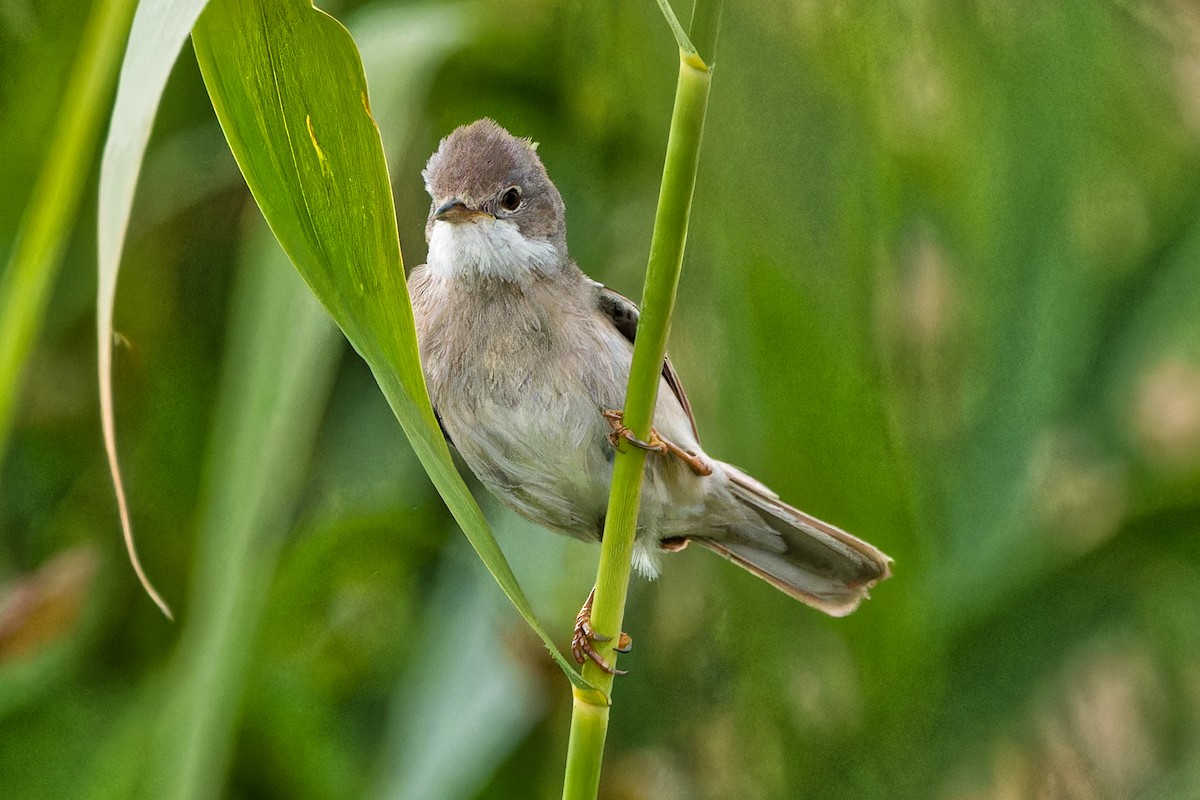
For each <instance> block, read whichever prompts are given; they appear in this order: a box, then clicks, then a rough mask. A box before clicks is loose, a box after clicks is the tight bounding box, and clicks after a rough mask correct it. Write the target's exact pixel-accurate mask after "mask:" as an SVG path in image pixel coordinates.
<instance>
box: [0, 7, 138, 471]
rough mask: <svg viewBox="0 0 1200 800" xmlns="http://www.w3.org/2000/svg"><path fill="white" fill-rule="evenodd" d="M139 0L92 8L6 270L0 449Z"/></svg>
mask: <svg viewBox="0 0 1200 800" xmlns="http://www.w3.org/2000/svg"><path fill="white" fill-rule="evenodd" d="M133 6H134V3H133V0H106V1H105V2H99V3H97V4H96V5H95V7H94V8H93V9H92V13H91V16H90V18H89V19H88V24H87V28H86V29H85V30H84V33H83V40H82V42H80V47H79V55H78V57H77V58H76V60H75V64H74V66H73V68H72V70H71V75H70V79H69V81H68V83H67V87H66V91H65V92H64V93H63V97H62V105H61V107H60V109H59V112H58V119H57V122H56V124H55V128H54V134H53V138H52V139H51V140H50V143H49V146H48V147H47V148H46V161H45V164H44V165H43V166H42V171H41V173H40V174H39V175H38V179H37V183H36V185H35V186H34V188H33V193H32V195H31V197H30V200H29V205H28V207H27V208H26V209H25V215H24V217H23V218H22V220H21V228H20V231H19V233H18V235H17V243H16V246H15V247H14V248H13V251H12V255H11V256H10V258H9V262H8V265H7V267H6V268H5V269H4V271H3V272H2V273H0V276H2V277H0V455H2V454H3V453H4V449H5V445H6V443H7V440H8V434H9V429H10V427H11V425H12V417H13V411H14V409H15V406H16V400H17V395H18V393H19V392H20V388H21V384H22V382H21V372H22V370H23V368H24V366H25V362H26V360H27V359H28V358H29V354H30V352H31V351H32V350H33V345H34V342H35V341H36V339H37V334H38V330H39V329H40V327H41V324H42V318H43V317H44V316H45V312H46V305H47V303H49V301H50V291H51V289H53V288H54V280H55V278H56V277H57V276H58V271H59V267H60V266H61V264H62V251H63V249H64V247H65V245H66V243H67V239H68V237H69V235H70V229H69V226H70V223H71V222H72V221H73V220H74V218H75V213H76V211H77V210H78V208H79V200H80V198H81V196H82V195H83V187H84V185H85V183H86V181H87V179H88V175H89V174H90V173H91V163H92V159H93V154H94V152H95V149H96V143H97V138H98V133H99V130H100V124H101V122H102V120H103V113H104V111H105V110H106V106H107V102H108V96H109V92H110V91H111V90H112V81H113V78H114V77H115V75H116V65H117V59H118V58H119V56H120V53H121V44H122V42H123V41H124V39H125V34H126V32H127V30H128V26H129V19H130V17H131V16H132V14H133Z"/></svg>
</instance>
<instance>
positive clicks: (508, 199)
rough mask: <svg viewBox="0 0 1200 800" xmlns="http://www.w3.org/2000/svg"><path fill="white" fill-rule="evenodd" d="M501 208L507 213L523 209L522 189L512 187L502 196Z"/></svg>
mask: <svg viewBox="0 0 1200 800" xmlns="http://www.w3.org/2000/svg"><path fill="white" fill-rule="evenodd" d="M500 207H501V208H503V209H504V210H505V211H516V210H517V209H518V208H520V207H521V187H520V186H510V187H509V188H508V189H507V190H506V191H505V192H504V194H502V195H500Z"/></svg>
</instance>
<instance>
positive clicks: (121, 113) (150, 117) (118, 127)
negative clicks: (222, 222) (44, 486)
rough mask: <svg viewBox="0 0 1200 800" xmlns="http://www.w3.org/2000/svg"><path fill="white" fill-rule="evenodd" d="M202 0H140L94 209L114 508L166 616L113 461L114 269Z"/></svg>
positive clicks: (103, 422) (103, 418)
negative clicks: (157, 118)
mask: <svg viewBox="0 0 1200 800" xmlns="http://www.w3.org/2000/svg"><path fill="white" fill-rule="evenodd" d="M206 2H207V0H145V2H142V3H139V4H138V8H137V11H136V12H135V13H134V17H133V25H132V27H131V29H130V31H129V45H128V46H127V48H126V50H125V59H124V60H123V61H122V62H121V77H120V78H119V80H118V82H117V99H116V101H115V102H114V104H113V113H112V119H111V120H110V122H109V128H108V139H107V141H105V143H104V155H103V156H102V157H101V161H100V192H99V201H98V202H99V205H98V210H97V216H98V222H97V238H98V252H97V258H98V262H99V264H98V270H99V274H98V278H97V286H96V346H97V358H96V361H97V368H98V370H99V379H100V426H101V429H102V431H103V434H104V449H105V451H106V453H107V454H108V468H109V472H110V473H111V474H112V481H113V488H114V489H115V490H116V493H117V510H118V513H119V514H120V517H121V530H122V532H123V533H124V536H125V549H126V551H127V552H128V553H129V561H130V563H132V564H133V569H134V572H136V573H137V576H138V580H140V581H141V583H142V587H143V588H145V590H146V592H147V594H149V595H150V598H151V599H152V600H154V602H155V604H156V605H158V607H159V608H160V609H162V612H163V613H164V614H166V615H167V617H168V618H170V617H171V609H170V608H169V607H168V606H167V604H166V602H165V601H164V600H163V599H162V597H161V596H160V595H159V594H158V592H157V591H155V589H154V586H152V585H151V583H150V580H149V578H147V577H146V573H145V571H144V570H143V569H142V564H141V561H140V560H139V559H138V555H137V549H136V548H135V547H134V544H133V529H132V526H131V525H130V521H129V505H128V503H127V502H126V499H125V486H124V483H123V481H122V480H121V470H120V466H119V465H118V463H117V436H116V425H115V422H114V421H113V391H112V340H113V303H114V300H115V299H116V295H117V273H118V271H119V270H120V267H121V251H122V249H123V247H124V244H125V232H126V230H127V228H128V227H129V215H130V212H131V211H132V210H133V192H134V189H135V188H136V186H137V179H138V175H139V174H140V173H141V169H142V160H143V159H144V158H145V155H146V144H147V143H148V142H149V141H150V130H151V128H152V127H153V125H154V115H155V112H157V111H158V103H159V100H160V99H161V98H162V93H163V89H164V88H166V85H167V78H168V77H169V76H170V74H171V67H173V66H174V65H175V60H176V59H177V58H178V57H179V51H180V50H182V49H183V42H184V40H185V39H187V35H188V32H189V31H190V30H191V28H192V25H193V24H194V23H195V21H196V18H197V17H198V16H200V12H201V11H202V10H203V9H204V4H205V3H206Z"/></svg>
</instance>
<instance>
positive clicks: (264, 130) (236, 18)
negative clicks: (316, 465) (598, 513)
mask: <svg viewBox="0 0 1200 800" xmlns="http://www.w3.org/2000/svg"><path fill="white" fill-rule="evenodd" d="M193 44H194V46H195V49H196V56H197V60H198V61H199V63H200V70H201V73H202V75H203V76H204V81H205V84H206V86H207V87H208V91H209V95H210V97H211V98H212V101H213V107H214V109H215V110H216V112H217V117H218V119H219V120H220V122H221V127H222V129H223V130H224V131H225V136H226V138H227V139H228V141H229V144H230V148H231V149H232V150H233V154H234V157H235V158H236V160H237V162H238V165H239V166H240V167H241V170H242V173H243V175H244V176H245V177H246V182H247V184H248V185H249V186H250V190H251V192H252V193H253V195H254V198H255V200H256V201H257V202H258V205H259V208H260V209H262V212H263V216H264V217H265V218H266V220H267V222H268V224H269V225H270V226H271V229H272V231H273V232H274V233H275V235H276V237H277V238H278V239H279V242H280V244H281V245H282V246H283V249H284V250H285V251H286V252H287V254H288V256H289V257H290V258H291V260H292V263H293V264H294V265H295V266H296V268H297V270H299V272H300V274H301V275H302V276H303V277H304V280H305V281H306V282H307V283H308V285H309V286H310V287H311V288H312V290H313V292H314V293H315V294H316V295H317V297H318V298H319V299H320V300H321V302H322V304H324V306H325V308H326V309H327V310H328V311H329V313H330V315H331V316H332V317H333V318H334V321H335V322H337V324H338V326H339V327H340V328H341V329H342V331H343V332H344V333H345V334H346V338H347V339H349V340H350V343H351V344H352V345H353V346H354V348H355V349H356V350H357V351H358V352H359V354H360V355H362V357H363V358H364V359H365V360H366V361H367V363H368V365H369V366H370V367H371V371H372V372H373V373H374V375H375V379H376V381H377V382H378V383H379V385H380V387H381V388H382V389H383V392H384V395H385V396H386V397H387V400H388V403H389V405H390V406H391V408H392V411H393V413H394V414H395V415H396V418H397V419H398V420H399V421H400V424H401V426H402V427H403V428H404V431H405V434H406V435H407V436H408V438H409V441H410V442H411V443H412V446H413V449H414V451H415V452H416V454H417V457H418V458H419V459H420V460H421V463H422V465H424V467H425V469H426V471H427V472H428V473H429V476H430V478H431V480H432V481H433V483H434V485H435V486H436V487H437V489H438V491H439V492H440V493H441V495H442V497H443V499H444V500H445V501H446V504H447V506H448V507H449V508H450V511H451V513H452V514H453V515H454V517H455V519H456V520H457V521H458V523H459V525H460V526H461V527H462V529H463V531H464V533H466V535H467V538H468V539H469V540H470V542H471V544H472V546H473V547H474V548H475V550H476V551H477V552H478V553H479V555H480V557H481V558H482V559H483V561H484V563H485V564H486V565H487V567H488V570H489V571H490V572H491V573H492V575H493V576H494V577H495V579H496V581H497V583H499V584H500V587H501V588H502V589H503V590H504V592H505V594H506V595H508V598H509V599H510V600H511V601H512V603H513V605H514V606H516V608H517V610H518V611H519V612H520V613H521V615H522V616H523V617H524V618H525V620H526V621H527V622H528V623H529V625H530V626H531V627H532V628H533V629H534V631H535V632H536V633H537V634H538V636H539V637H541V639H542V640H543V642H545V644H546V646H547V648H548V649H549V650H550V652H551V654H552V655H553V657H554V659H555V661H556V662H557V663H558V664H559V666H560V667H561V668H562V669H563V671H564V672H565V673H566V674H567V676H568V678H570V680H571V681H572V683H574V684H575V685H576V686H579V687H580V688H583V689H588V688H591V687H590V684H588V683H586V682H585V681H584V680H583V678H582V677H581V676H580V675H579V674H578V673H577V672H576V671H575V670H574V669H573V668H572V667H571V666H570V665H569V664H568V663H567V661H566V659H564V658H563V656H562V654H561V653H559V652H558V649H557V648H556V647H555V646H554V644H553V642H552V641H551V639H550V637H549V634H547V633H546V631H545V630H544V629H543V628H542V626H541V625H540V624H539V623H538V622H537V620H536V619H535V618H534V616H533V610H532V607H531V606H530V604H529V601H528V600H527V599H526V597H525V595H524V593H523V592H522V590H521V587H520V585H519V584H518V583H517V580H516V577H515V575H513V572H512V569H511V568H510V567H509V565H508V562H507V560H506V559H505V557H504V554H503V552H502V551H501V550H500V547H499V545H498V544H497V543H496V540H495V538H494V537H493V536H492V533H491V531H490V529H489V528H488V525H487V522H486V521H485V519H484V517H483V514H482V512H481V511H480V510H479V506H478V505H477V504H476V503H475V500H474V498H473V497H472V496H471V494H470V492H469V491H468V489H467V486H466V484H465V483H464V482H463V479H462V477H461V476H460V475H459V474H458V471H457V470H456V469H455V467H454V464H453V462H452V461H451V459H450V451H449V448H448V447H447V445H446V442H445V440H444V439H443V437H442V434H441V431H440V430H439V428H438V425H437V421H436V418H435V416H434V413H433V407H432V406H431V405H430V402H429V396H428V393H427V391H426V388H425V380H424V376H423V374H422V372H421V365H420V360H419V357H418V355H417V344H416V331H415V326H414V323H413V317H412V307H411V305H410V303H409V299H408V289H407V285H406V283H405V279H404V268H403V262H402V260H401V256H400V245H399V236H398V233H397V230H396V223H395V209H394V206H393V201H392V194H391V188H390V184H389V181H388V174H387V165H386V162H385V160H384V155H383V148H382V145H381V142H380V134H379V130H378V128H377V127H376V125H375V120H374V118H373V117H372V114H371V109H370V102H369V100H368V97H367V86H366V80H365V78H364V75H363V68H362V63H361V60H360V58H359V54H358V50H357V48H356V47H355V45H354V41H353V39H352V38H351V37H350V34H349V33H348V32H347V31H346V29H345V28H343V27H342V26H341V25H340V24H339V23H338V22H337V20H335V19H333V18H332V17H330V16H329V15H327V14H325V13H323V12H321V11H319V10H317V9H315V8H313V7H312V6H311V5H310V4H309V3H308V2H304V0H287V2H264V1H263V0H258V1H257V2H244V1H242V0H214V2H212V3H211V4H210V5H209V7H208V8H207V9H206V10H205V12H204V14H203V15H201V17H200V19H199V21H198V22H197V24H196V27H195V29H194V31H193Z"/></svg>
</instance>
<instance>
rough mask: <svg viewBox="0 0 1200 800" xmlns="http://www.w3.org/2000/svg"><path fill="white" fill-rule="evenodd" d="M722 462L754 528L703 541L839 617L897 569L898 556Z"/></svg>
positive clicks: (776, 585)
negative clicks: (795, 505)
mask: <svg viewBox="0 0 1200 800" xmlns="http://www.w3.org/2000/svg"><path fill="white" fill-rule="evenodd" d="M721 466H722V467H723V469H724V471H725V472H726V474H727V475H728V477H729V486H730V489H731V491H732V493H733V496H734V498H736V500H737V501H738V503H739V505H741V506H742V507H743V508H744V509H745V510H746V511H748V512H750V519H751V520H752V522H751V523H750V525H751V527H752V528H753V530H744V529H739V528H740V527H742V526H738V527H735V528H733V529H731V531H730V533H729V535H728V536H723V537H721V538H719V539H714V538H697V539H696V541H697V542H698V543H699V544H702V545H704V546H705V547H707V548H708V549H710V550H712V551H714V552H716V553H718V554H719V555H721V556H724V557H725V558H727V559H729V560H730V561H732V562H733V563H735V564H737V565H738V566H740V567H743V568H745V569H747V570H749V571H750V572H752V573H754V574H755V575H758V576H759V577H760V578H762V579H763V580H765V581H767V582H768V583H770V584H771V585H773V586H775V587H776V588H778V589H780V590H781V591H783V592H785V593H787V594H789V595H791V596H792V597H794V598H796V599H797V600H799V601H801V602H803V603H806V604H807V605H810V606H812V607H813V608H817V609H819V610H821V611H824V612H825V613H826V614H829V615H831V616H835V617H842V616H845V615H847V614H849V613H850V612H852V611H854V609H856V608H858V605H859V603H861V602H862V600H863V598H865V597H866V596H867V592H868V591H869V590H870V589H871V587H872V586H874V585H875V584H877V583H879V582H880V581H882V580H885V579H886V578H888V577H889V576H890V575H891V563H892V560H891V559H890V558H888V557H887V556H886V555H884V554H883V553H882V552H880V551H879V550H878V549H876V548H875V547H872V546H871V545H869V544H867V543H866V542H864V541H862V540H861V539H858V538H855V537H854V536H851V535H850V534H848V533H846V532H845V531H843V530H841V529H840V528H836V527H834V526H833V525H830V524H828V523H826V522H822V521H821V520H819V519H817V518H816V517H813V516H810V515H808V514H805V513H804V512H803V511H800V510H799V509H796V508H792V507H791V506H789V505H787V504H786V503H784V502H783V501H782V500H780V499H779V495H777V494H775V493H774V492H772V491H771V490H770V489H768V488H767V487H766V486H764V485H763V484H761V483H759V482H758V481H756V480H755V479H754V478H751V477H750V476H749V475H747V474H746V473H744V472H742V471H741V470H739V469H738V468H736V467H732V466H730V465H728V464H722V465H721ZM763 528H765V530H763Z"/></svg>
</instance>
